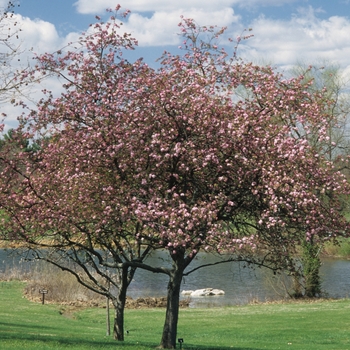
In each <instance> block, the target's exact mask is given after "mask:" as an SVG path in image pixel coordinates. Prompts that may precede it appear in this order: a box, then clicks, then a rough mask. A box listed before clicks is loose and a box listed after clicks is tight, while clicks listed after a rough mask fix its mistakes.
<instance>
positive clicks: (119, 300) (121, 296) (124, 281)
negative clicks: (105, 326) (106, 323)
mask: <svg viewBox="0 0 350 350" xmlns="http://www.w3.org/2000/svg"><path fill="white" fill-rule="evenodd" d="M135 271H136V268H131V269H130V271H128V267H127V266H124V267H123V268H122V270H121V275H120V286H119V289H118V294H117V296H116V297H115V298H114V299H113V305H114V310H115V317H114V325H113V336H114V339H115V340H118V341H123V340H124V309H125V302H126V291H127V289H128V286H129V284H130V282H131V281H132V278H133V276H134V274H135Z"/></svg>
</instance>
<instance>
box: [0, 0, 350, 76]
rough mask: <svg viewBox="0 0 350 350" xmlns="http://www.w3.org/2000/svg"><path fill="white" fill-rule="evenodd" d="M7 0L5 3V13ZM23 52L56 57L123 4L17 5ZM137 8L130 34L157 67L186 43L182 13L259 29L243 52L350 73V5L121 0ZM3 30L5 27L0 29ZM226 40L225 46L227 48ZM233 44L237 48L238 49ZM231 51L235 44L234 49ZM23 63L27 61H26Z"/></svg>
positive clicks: (20, 0) (33, 1) (59, 1)
mask: <svg viewBox="0 0 350 350" xmlns="http://www.w3.org/2000/svg"><path fill="white" fill-rule="evenodd" d="M6 3H7V0H0V8H1V7H3V6H4V5H5V4H6ZM15 3H16V4H17V5H19V6H16V7H15V18H16V21H17V23H18V24H17V26H18V27H19V28H21V33H20V41H21V49H23V50H24V51H25V50H27V49H32V51H31V52H34V53H36V54H40V53H44V52H53V51H56V50H58V49H60V48H62V47H64V46H65V45H66V44H67V43H68V42H71V41H75V40H76V39H77V38H78V37H79V34H80V33H81V32H83V31H85V30H87V29H88V26H89V24H90V23H93V22H95V21H96V20H95V16H96V15H99V16H104V15H105V13H106V12H105V10H106V8H115V6H116V5H117V4H118V0H117V1H115V0H15ZM119 3H120V5H121V6H122V8H123V9H128V10H130V11H131V14H130V15H129V17H128V18H127V19H126V20H125V21H124V22H125V23H124V26H123V29H124V31H125V32H129V33H131V34H132V35H133V36H134V37H135V38H137V39H138V41H139V47H138V49H137V50H136V51H135V53H134V54H135V55H136V56H137V57H143V58H144V60H145V61H146V62H147V63H148V64H150V65H153V64H155V60H156V58H158V57H159V56H160V55H161V53H162V52H163V51H164V49H167V50H171V49H174V50H175V49H176V48H177V47H178V45H179V44H180V38H179V36H178V35H177V34H178V32H179V28H178V23H179V22H180V16H181V15H183V16H185V17H190V18H193V19H195V21H196V22H197V23H198V24H200V25H217V26H219V27H222V26H226V27H227V33H228V34H229V35H230V36H231V37H233V38H236V37H237V36H239V35H240V34H241V33H242V32H243V31H244V29H248V28H252V33H253V34H254V37H253V38H250V39H249V40H247V41H244V42H243V43H242V44H241V45H240V48H239V52H238V55H241V56H242V57H244V58H245V59H249V60H252V61H254V62H256V63H263V64H272V65H275V66H277V67H279V69H280V70H282V71H287V70H288V69H290V68H291V67H293V66H294V65H296V64H298V62H302V63H303V64H307V65H309V64H320V62H327V64H333V65H337V66H339V68H340V69H341V70H342V72H344V74H346V75H348V74H349V75H350V0H177V1H170V0H128V1H125V3H123V2H122V0H120V2H119ZM0 30H4V28H1V27H0ZM225 44H226V43H223V45H225ZM231 45H232V44H231ZM229 49H230V47H228V50H229ZM21 62H23V60H21Z"/></svg>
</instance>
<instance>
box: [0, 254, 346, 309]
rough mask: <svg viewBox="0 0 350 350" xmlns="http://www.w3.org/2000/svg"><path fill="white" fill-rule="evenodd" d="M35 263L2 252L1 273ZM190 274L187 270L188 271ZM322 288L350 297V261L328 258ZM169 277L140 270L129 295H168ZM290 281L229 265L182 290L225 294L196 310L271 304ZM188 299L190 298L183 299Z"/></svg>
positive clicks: (186, 282)
mask: <svg viewBox="0 0 350 350" xmlns="http://www.w3.org/2000/svg"><path fill="white" fill-rule="evenodd" d="M160 261H161V263H162V264H163V265H167V264H170V262H169V261H167V254H166V253H164V252H163V253H162V252H156V253H155V254H153V255H152V256H151V257H149V261H148V262H149V263H158V264H159V262H160ZM215 261H218V258H217V257H214V256H212V255H208V254H205V253H202V254H199V257H198V258H196V260H194V261H193V262H192V264H191V265H190V266H189V267H188V270H192V269H193V268H195V267H196V266H199V265H200V264H203V263H205V264H207V263H212V262H215ZM34 264H35V263H30V262H26V261H22V262H20V261H19V258H18V257H16V256H8V254H7V252H5V251H4V250H1V249H0V272H3V271H4V270H6V269H9V268H11V267H12V266H17V267H19V266H20V268H21V269H24V270H30V269H31V268H33V267H34ZM185 272H186V271H185ZM321 277H322V281H323V283H322V288H323V290H324V292H326V293H327V295H328V296H329V297H332V298H344V297H349V296H350V261H349V260H342V259H324V260H322V267H321ZM167 282H168V277H167V276H166V275H163V274H155V273H152V272H149V271H145V270H141V269H138V270H137V271H136V273H135V276H134V280H133V282H132V283H131V285H130V287H129V290H128V295H129V296H131V297H132V298H137V297H145V296H152V297H157V296H165V295H166V291H167ZM288 283H289V281H288V279H287V278H286V277H285V276H281V275H277V276H274V275H273V274H272V272H270V271H269V270H267V269H264V268H257V269H252V268H249V267H245V266H244V264H243V263H236V262H231V263H225V264H219V265H215V266H210V267H205V268H203V269H199V270H197V271H195V272H193V273H191V274H190V275H189V276H188V277H184V279H183V282H182V286H181V290H194V289H202V288H217V289H222V290H224V291H225V295H223V296H211V297H197V298H194V297H191V298H190V299H191V304H190V306H192V307H210V306H226V305H237V304H245V303H249V302H252V301H271V300H278V299H283V298H284V297H286V292H285V288H284V287H283V285H284V284H288ZM183 298H187V296H185V297H183Z"/></svg>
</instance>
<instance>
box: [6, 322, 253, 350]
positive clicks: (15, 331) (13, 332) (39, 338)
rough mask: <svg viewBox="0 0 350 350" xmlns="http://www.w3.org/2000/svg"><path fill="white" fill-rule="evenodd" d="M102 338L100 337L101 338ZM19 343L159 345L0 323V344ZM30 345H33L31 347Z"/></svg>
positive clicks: (186, 349)
mask: <svg viewBox="0 0 350 350" xmlns="http://www.w3.org/2000/svg"><path fill="white" fill-rule="evenodd" d="M101 337H102V336H101ZM14 340H15V341H19V342H26V345H27V346H28V348H29V349H34V348H35V345H36V343H37V342H40V343H45V346H46V347H47V348H50V343H51V344H52V345H53V347H55V348H57V345H61V346H62V347H64V348H69V347H75V346H76V347H77V348H90V349H100V348H101V349H105V350H108V349H113V350H115V348H116V346H118V348H120V349H122V348H123V347H128V348H129V349H130V347H135V349H155V350H156V349H157V348H159V344H155V343H149V342H142V339H140V340H139V341H136V340H132V341H127V340H126V341H125V342H117V341H115V340H113V338H112V337H106V338H104V339H103V340H101V338H100V339H98V340H94V339H84V338H83V337H74V338H70V337H69V336H64V335H62V334H59V333H57V328H55V327H50V326H45V325H40V326H39V325H33V324H32V325H30V324H28V325H24V324H16V323H11V322H0V343H1V341H14ZM31 343H32V344H33V345H32V346H31ZM176 348H177V349H180V344H177V347H176ZM182 348H183V350H260V349H258V348H251V347H249V348H247V347H236V346H234V344H233V345H232V346H230V347H228V346H224V347H223V346H207V345H194V344H183V345H182Z"/></svg>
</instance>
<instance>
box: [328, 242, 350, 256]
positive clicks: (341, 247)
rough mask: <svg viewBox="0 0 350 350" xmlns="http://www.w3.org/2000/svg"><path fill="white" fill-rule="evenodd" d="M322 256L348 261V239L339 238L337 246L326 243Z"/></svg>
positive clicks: (349, 247)
mask: <svg viewBox="0 0 350 350" xmlns="http://www.w3.org/2000/svg"><path fill="white" fill-rule="evenodd" d="M323 254H324V255H326V256H329V257H336V258H346V259H350V239H349V238H341V239H339V244H337V245H335V244H331V243H326V244H325V246H324V248H323Z"/></svg>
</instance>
